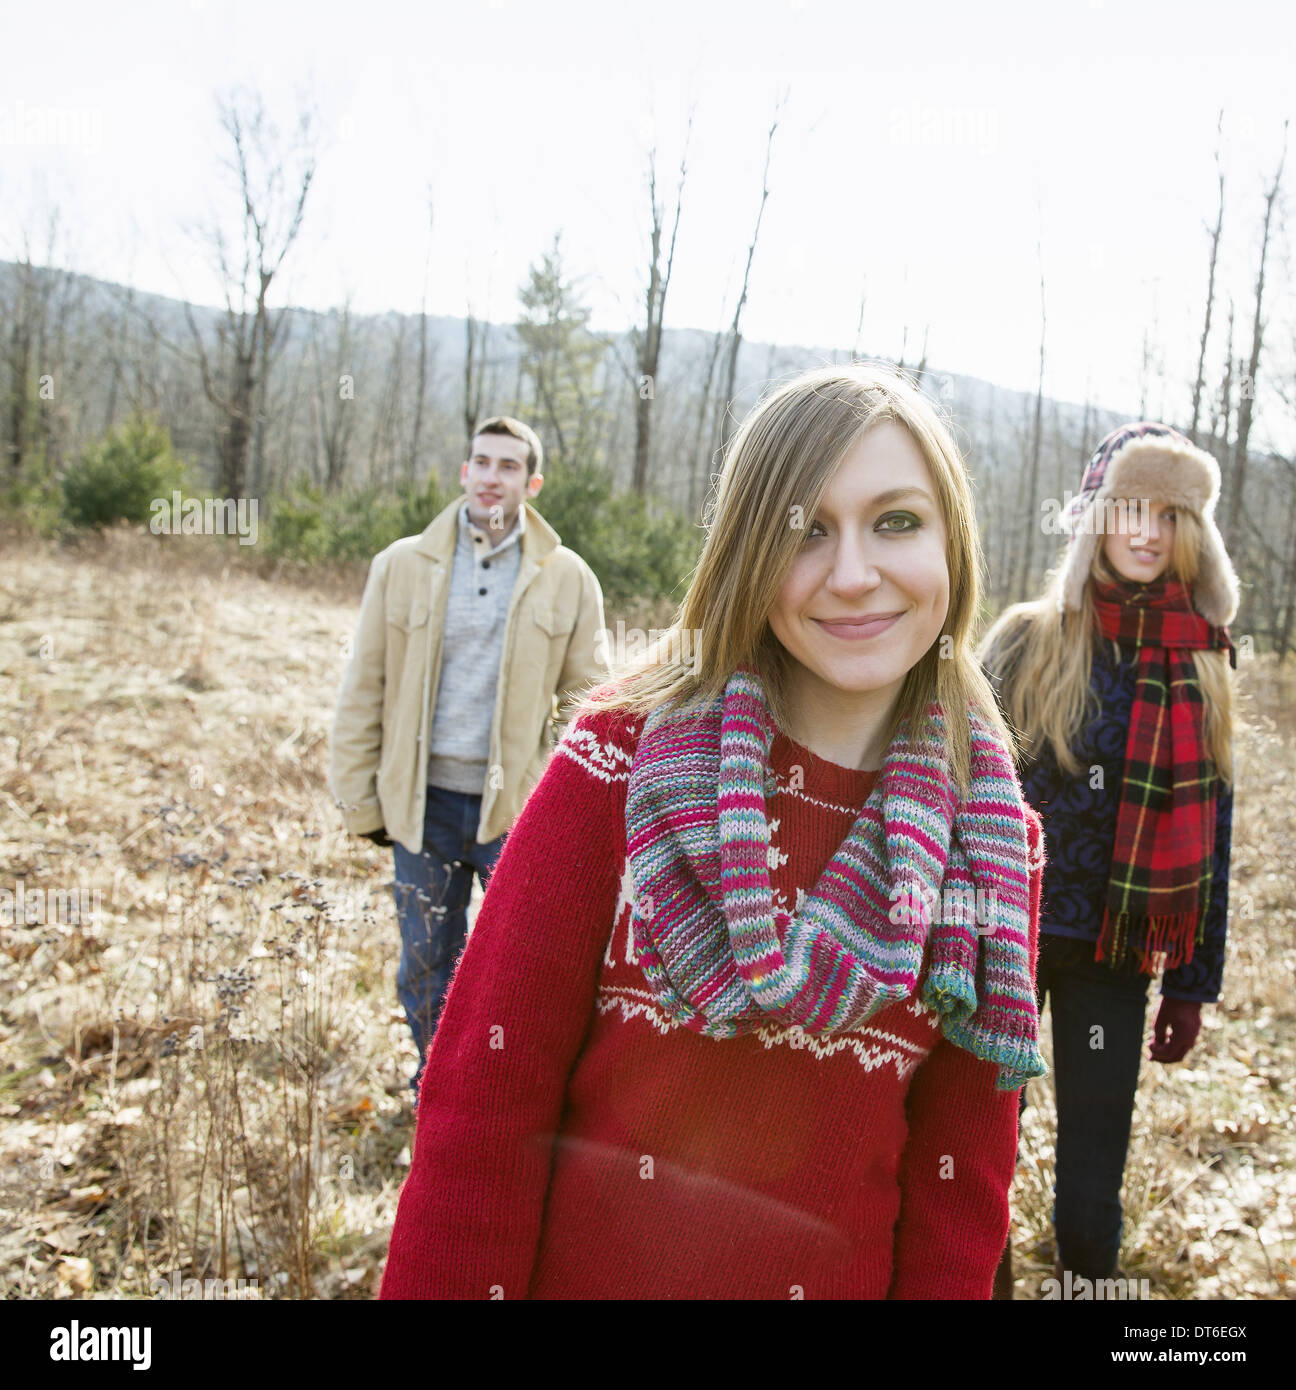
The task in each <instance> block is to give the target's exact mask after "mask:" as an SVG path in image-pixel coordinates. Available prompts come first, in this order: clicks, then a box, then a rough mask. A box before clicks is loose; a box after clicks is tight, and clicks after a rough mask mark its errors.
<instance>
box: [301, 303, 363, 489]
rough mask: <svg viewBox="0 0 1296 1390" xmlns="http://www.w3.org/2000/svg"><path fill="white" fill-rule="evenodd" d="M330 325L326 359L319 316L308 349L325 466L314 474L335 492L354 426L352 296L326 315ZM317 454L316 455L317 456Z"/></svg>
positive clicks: (317, 430) (341, 478) (317, 431)
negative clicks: (313, 370)
mask: <svg viewBox="0 0 1296 1390" xmlns="http://www.w3.org/2000/svg"><path fill="white" fill-rule="evenodd" d="M328 320H329V321H331V323H332V325H333V333H332V343H331V344H330V345H329V346H330V349H331V350H330V352H329V356H328V360H327V361H326V360H325V358H324V356H323V354H322V353H321V351H320V319H319V318H318V317H316V318H315V319H314V321H313V323H312V326H311V333H310V349H311V356H312V358H313V359H314V364H315V372H314V376H315V391H314V401H315V410H314V421H315V437H316V442H317V449H318V454H319V455H322V456H323V463H324V466H323V468H322V469H317V470H316V477H317V478H319V479H320V480H321V481H322V482H323V484H324V490H325V491H326V492H337V491H338V490H339V489H340V488H341V486H342V484H343V482H344V481H345V479H346V473H347V463H348V460H349V458H350V451H351V440H352V436H353V435H354V433H355V426H356V402H355V376H356V362H355V360H354V359H355V342H354V337H353V334H352V330H351V298H350V296H349V295H348V296H347V298H346V299H345V300H344V301H343V304H342V307H341V309H334V310H332V311H331V312H330V313H329V315H328ZM317 456H318V455H317Z"/></svg>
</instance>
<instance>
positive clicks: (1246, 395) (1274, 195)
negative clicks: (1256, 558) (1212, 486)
mask: <svg viewBox="0 0 1296 1390" xmlns="http://www.w3.org/2000/svg"><path fill="white" fill-rule="evenodd" d="M1286 162H1287V122H1286V121H1284V122H1283V141H1282V153H1281V154H1280V155H1279V156H1278V168H1277V170H1276V172H1275V173H1274V177H1273V183H1271V184H1270V185H1269V191H1268V192H1267V193H1266V194H1265V215H1264V227H1263V230H1262V232H1261V235H1260V268H1259V270H1258V271H1257V273H1256V289H1255V319H1254V321H1253V324H1252V328H1251V360H1250V362H1249V364H1248V366H1247V371H1246V375H1245V377H1244V378H1243V380H1242V383H1241V389H1240V390H1239V392H1238V423H1237V438H1236V440H1235V441H1234V444H1233V479H1232V486H1231V488H1230V489H1229V505H1228V515H1227V518H1226V521H1225V528H1226V529H1225V532H1224V535H1225V540H1226V542H1227V543H1228V544H1229V545H1232V544H1234V543H1235V542H1236V541H1237V540H1238V539H1240V537H1241V526H1240V523H1241V510H1242V494H1243V491H1244V489H1245V487H1246V474H1247V446H1248V443H1249V442H1250V438H1251V419H1252V412H1253V410H1254V406H1255V392H1256V378H1257V376H1258V374H1259V371H1260V349H1261V344H1262V340H1263V336H1264V318H1263V308H1264V287H1265V260H1266V258H1267V256H1268V254H1269V233H1270V228H1271V225H1272V222H1273V211H1274V204H1275V203H1276V202H1277V200H1278V190H1279V188H1280V187H1281V186H1282V175H1283V165H1284V164H1285V163H1286Z"/></svg>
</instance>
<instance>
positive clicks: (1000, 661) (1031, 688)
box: [979, 506, 1235, 782]
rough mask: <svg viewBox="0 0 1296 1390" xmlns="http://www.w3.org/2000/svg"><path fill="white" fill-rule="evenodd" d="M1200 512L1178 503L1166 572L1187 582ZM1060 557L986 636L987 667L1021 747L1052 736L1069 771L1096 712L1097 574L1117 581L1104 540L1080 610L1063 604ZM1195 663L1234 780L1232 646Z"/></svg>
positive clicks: (1211, 736) (1218, 760)
mask: <svg viewBox="0 0 1296 1390" xmlns="http://www.w3.org/2000/svg"><path fill="white" fill-rule="evenodd" d="M1201 538H1202V524H1201V517H1200V516H1199V515H1198V514H1197V513H1196V512H1195V511H1192V510H1191V509H1190V508H1188V507H1183V506H1176V507H1175V538H1174V547H1173V550H1172V552H1171V557H1170V565H1169V569H1168V572H1169V573H1170V574H1171V575H1172V576H1173V577H1174V578H1177V579H1178V580H1179V581H1180V582H1181V583H1183V584H1185V585H1187V586H1189V587H1190V588H1191V585H1192V583H1193V581H1194V580H1195V579H1196V578H1197V571H1198V566H1199V563H1200V558H1199V557H1200V555H1201ZM1062 566H1063V561H1062V560H1061V559H1060V560H1059V561H1058V563H1057V565H1055V566H1054V568H1053V569H1051V570H1050V571H1049V573H1048V575H1047V577H1046V578H1045V581H1044V592H1043V593H1042V594H1041V595H1040V597H1039V598H1037V599H1032V600H1031V601H1030V602H1028V603H1015V604H1013V605H1012V606H1011V607H1010V608H1006V609H1005V610H1004V611H1003V613H1001V614H1000V616H999V617H998V618H997V619H996V620H995V622H994V624H993V625H992V626H991V628H990V630H989V632H987V633H986V635H985V637H984V638H983V639H982V641H981V645H980V648H979V652H980V655H981V659H982V661H983V663H984V664H985V667H986V669H987V670H988V671H989V672H990V674H991V675H992V676H993V677H995V678H996V679H998V680H1001V681H1002V685H1001V688H1000V698H1001V700H1002V701H1003V706H1004V709H1005V711H1006V712H1007V715H1008V719H1009V722H1010V723H1011V724H1012V726H1013V732H1014V734H1015V735H1016V737H1017V738H1018V740H1019V743H1020V746H1021V748H1022V750H1023V751H1024V752H1026V753H1028V754H1029V755H1030V756H1031V757H1037V756H1038V755H1039V753H1040V751H1041V750H1042V748H1043V746H1044V744H1045V743H1046V742H1047V743H1048V744H1050V745H1051V746H1052V749H1053V756H1054V758H1055V759H1056V760H1057V764H1058V767H1059V768H1061V769H1062V771H1063V772H1065V773H1066V774H1067V775H1068V776H1071V777H1074V776H1077V775H1078V774H1079V773H1080V771H1081V766H1080V762H1079V759H1077V758H1076V756H1075V754H1074V753H1073V752H1072V745H1073V744H1074V742H1075V740H1076V738H1077V737H1078V736H1079V734H1080V732H1081V730H1082V729H1083V728H1084V726H1085V725H1086V724H1088V723H1089V721H1090V720H1092V719H1093V718H1094V717H1095V716H1096V715H1097V714H1098V697H1097V695H1095V694H1094V692H1093V690H1092V689H1091V688H1090V685H1089V679H1090V675H1091V673H1092V670H1093V650H1094V644H1095V643H1096V642H1100V641H1103V640H1105V639H1104V638H1103V637H1102V636H1101V633H1100V630H1099V627H1098V620H1097V616H1096V615H1095V612H1094V606H1093V581H1094V579H1101V580H1106V581H1107V582H1109V583H1111V582H1113V581H1116V582H1119V578H1120V576H1119V575H1117V574H1115V573H1114V572H1113V570H1112V568H1111V566H1110V565H1109V564H1108V563H1107V559H1106V556H1105V555H1104V553H1103V546H1102V545H1101V544H1100V545H1099V546H1098V547H1097V549H1096V551H1095V552H1094V559H1093V564H1092V566H1091V567H1090V570H1089V579H1088V581H1087V582H1086V584H1085V586H1084V596H1083V598H1082V600H1081V607H1080V610H1079V612H1077V611H1076V610H1075V609H1068V610H1066V611H1065V612H1063V611H1060V599H1061V595H1062V578H1063V576H1062ZM1192 657H1193V665H1194V666H1195V667H1196V668H1197V680H1198V682H1199V684H1200V685H1201V692H1202V703H1203V705H1204V707H1205V737H1206V747H1207V749H1208V751H1209V752H1210V755H1211V758H1212V760H1213V761H1214V763H1215V767H1216V769H1217V770H1218V772H1219V774H1220V776H1221V777H1223V778H1224V780H1225V781H1226V782H1232V780H1233V751H1232V739H1233V731H1234V723H1235V720H1234V704H1233V694H1234V692H1233V673H1232V670H1231V669H1230V667H1229V662H1228V653H1227V652H1223V651H1200V652H1199V651H1195V652H1193V654H1192Z"/></svg>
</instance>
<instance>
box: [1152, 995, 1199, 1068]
mask: <svg viewBox="0 0 1296 1390" xmlns="http://www.w3.org/2000/svg"><path fill="white" fill-rule="evenodd" d="M1200 1032H1201V1005H1200V1004H1199V1003H1197V1001H1196V1000H1193V999H1167V998H1166V997H1165V995H1164V994H1163V995H1162V996H1161V1007H1160V1008H1159V1009H1158V1010H1157V1017H1156V1026H1155V1027H1154V1028H1153V1030H1152V1050H1151V1052H1150V1053H1149V1054H1148V1055H1149V1056H1150V1057H1151V1059H1152V1060H1153V1061H1154V1062H1182V1061H1183V1059H1184V1058H1185V1057H1186V1056H1187V1055H1188V1052H1189V1050H1190V1049H1191V1047H1192V1045H1193V1043H1195V1042H1196V1041H1197V1034H1198V1033H1200Z"/></svg>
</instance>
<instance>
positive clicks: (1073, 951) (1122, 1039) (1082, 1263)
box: [1022, 932, 1149, 1279]
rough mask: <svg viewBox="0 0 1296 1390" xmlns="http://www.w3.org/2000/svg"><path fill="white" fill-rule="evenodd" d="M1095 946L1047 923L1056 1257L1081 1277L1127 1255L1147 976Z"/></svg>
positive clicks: (1044, 988) (1042, 968) (1040, 985)
mask: <svg viewBox="0 0 1296 1390" xmlns="http://www.w3.org/2000/svg"><path fill="white" fill-rule="evenodd" d="M1093 955H1094V947H1093V943H1092V942H1085V941H1076V940H1073V939H1071V938H1068V937H1064V936H1052V935H1050V934H1049V933H1048V932H1041V934H1040V958H1039V973H1038V979H1037V991H1038V996H1039V1006H1040V1008H1041V1010H1042V1009H1043V1007H1044V999H1045V996H1048V998H1049V999H1050V1001H1051V1002H1052V1006H1053V1074H1054V1075H1053V1079H1054V1086H1055V1089H1056V1091H1057V1161H1056V1174H1057V1181H1056V1185H1055V1187H1054V1194H1053V1195H1054V1201H1053V1229H1054V1231H1055V1232H1056V1233H1057V1245H1058V1258H1059V1259H1060V1260H1061V1261H1062V1263H1063V1265H1064V1266H1066V1268H1068V1269H1070V1270H1071V1271H1072V1272H1073V1273H1074V1274H1075V1275H1076V1276H1078V1277H1083V1278H1085V1279H1105V1278H1107V1277H1109V1276H1110V1275H1111V1273H1112V1271H1113V1270H1114V1269H1115V1267H1116V1261H1117V1257H1118V1256H1119V1254H1120V1241H1121V1204H1120V1189H1121V1181H1122V1179H1123V1177H1124V1175H1125V1157H1126V1153H1127V1151H1128V1149H1129V1137H1130V1124H1131V1121H1132V1118H1133V1114H1134V1092H1135V1091H1136V1090H1137V1088H1138V1077H1139V1064H1140V1062H1141V1061H1142V1058H1143V1037H1144V1018H1145V1014H1146V1011H1147V991H1148V984H1149V978H1148V976H1146V975H1143V974H1140V973H1138V972H1137V971H1136V970H1135V969H1134V968H1133V967H1132V966H1126V967H1123V968H1121V969H1119V970H1113V969H1111V967H1110V966H1108V965H1106V964H1102V963H1099V962H1096V961H1095V960H1094V958H1093ZM1025 1104H1026V1088H1025V1087H1023V1088H1022V1106H1023V1108H1024V1107H1025Z"/></svg>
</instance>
